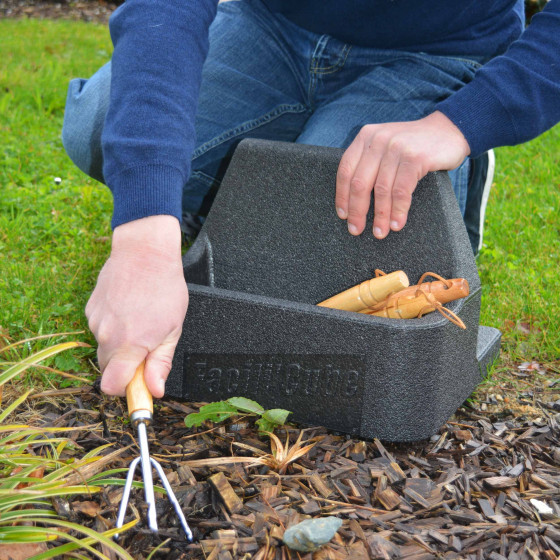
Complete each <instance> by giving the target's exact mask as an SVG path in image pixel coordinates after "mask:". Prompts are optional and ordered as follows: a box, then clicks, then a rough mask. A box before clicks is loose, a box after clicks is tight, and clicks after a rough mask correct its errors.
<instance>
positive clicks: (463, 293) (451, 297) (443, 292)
mask: <svg viewBox="0 0 560 560" xmlns="http://www.w3.org/2000/svg"><path fill="white" fill-rule="evenodd" d="M418 290H421V291H422V292H425V293H427V294H432V295H433V296H434V297H435V298H436V299H437V300H438V301H439V302H440V303H449V302H450V301H455V300H456V299H460V298H464V297H467V296H468V295H469V283H468V282H467V280H465V278H453V279H451V280H445V281H444V282H442V281H439V280H438V281H436V282H424V283H423V284H415V285H414V286H410V287H408V288H405V289H404V290H401V291H400V292H397V293H395V294H392V295H391V296H390V297H389V298H387V301H386V302H385V303H386V307H390V306H391V305H392V303H391V302H392V301H393V300H395V299H399V300H400V301H404V299H405V298H414V297H416V296H417V295H418ZM375 307H376V308H378V307H379V306H375ZM369 311H375V309H371V310H370V309H366V310H364V311H362V313H369Z"/></svg>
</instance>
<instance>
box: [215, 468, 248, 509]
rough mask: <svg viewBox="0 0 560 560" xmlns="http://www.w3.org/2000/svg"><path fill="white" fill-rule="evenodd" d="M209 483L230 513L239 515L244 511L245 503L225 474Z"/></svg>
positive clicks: (217, 475) (216, 475)
mask: <svg viewBox="0 0 560 560" xmlns="http://www.w3.org/2000/svg"><path fill="white" fill-rule="evenodd" d="M208 482H210V484H211V485H212V486H213V488H214V490H216V492H217V493H218V494H219V496H220V498H221V499H222V501H223V502H224V505H225V506H226V509H227V510H228V512H229V513H238V512H239V511H241V510H242V509H243V501H242V500H241V498H240V497H239V496H238V495H237V494H236V493H235V492H234V490H233V488H232V486H231V484H230V483H229V482H228V480H227V479H226V477H225V475H224V473H222V472H219V473H216V474H214V475H212V476H210V477H209V478H208Z"/></svg>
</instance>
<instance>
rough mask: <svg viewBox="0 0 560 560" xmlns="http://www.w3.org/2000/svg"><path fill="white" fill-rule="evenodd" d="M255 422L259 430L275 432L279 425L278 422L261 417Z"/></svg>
mask: <svg viewBox="0 0 560 560" xmlns="http://www.w3.org/2000/svg"><path fill="white" fill-rule="evenodd" d="M255 424H256V426H257V428H258V430H259V432H273V431H274V428H275V427H276V426H277V424H274V423H272V422H269V421H268V420H265V419H264V418H259V419H258V420H257V421H256V422H255Z"/></svg>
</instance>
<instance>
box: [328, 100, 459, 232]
mask: <svg viewBox="0 0 560 560" xmlns="http://www.w3.org/2000/svg"><path fill="white" fill-rule="evenodd" d="M469 153H470V147H469V145H468V143H467V141H466V139H465V137H464V136H463V134H462V133H461V131H460V130H459V129H458V128H457V127H456V126H455V124H453V122H451V121H450V120H449V119H448V118H447V117H446V116H445V115H444V114H443V113H440V112H439V111H436V112H435V113H432V114H431V115H429V116H427V117H424V118H423V119H420V120H417V121H411V122H397V123H386V124H368V125H366V126H364V127H363V128H362V129H361V130H360V132H359V134H358V135H357V136H356V138H355V139H354V141H353V142H352V144H350V146H349V147H348V149H347V150H346V152H344V155H343V156H342V159H341V160H340V165H339V167H338V173H337V176H336V199H335V206H336V212H337V214H338V216H339V218H342V219H343V220H344V219H347V220H348V231H349V232H350V233H351V234H352V235H360V234H361V233H362V232H363V231H364V227H365V225H366V215H367V212H368V210H369V205H370V201H371V191H372V190H373V196H374V202H375V205H374V211H375V215H374V219H373V235H374V236H375V237H377V238H378V239H383V238H384V237H386V236H387V234H388V233H389V231H390V230H392V231H400V230H401V229H402V228H403V227H404V226H405V224H406V219H407V216H408V211H409V209H410V203H411V201H412V193H413V191H414V189H415V188H416V185H417V183H418V181H419V180H420V179H422V177H424V176H425V175H426V174H427V173H428V172H430V171H439V170H442V169H445V170H449V169H455V168H456V167H458V166H459V165H460V164H461V163H462V162H463V160H464V159H465V158H466V157H467V156H468V155H469Z"/></svg>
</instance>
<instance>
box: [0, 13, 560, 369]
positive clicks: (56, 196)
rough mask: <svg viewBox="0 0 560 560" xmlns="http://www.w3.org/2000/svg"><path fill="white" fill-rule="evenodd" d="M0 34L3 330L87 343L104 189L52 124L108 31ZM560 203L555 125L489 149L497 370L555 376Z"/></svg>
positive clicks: (71, 27)
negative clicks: (522, 367)
mask: <svg viewBox="0 0 560 560" xmlns="http://www.w3.org/2000/svg"><path fill="white" fill-rule="evenodd" d="M0 36H1V37H2V41H0V134H1V137H2V144H3V149H2V150H1V151H0V188H1V189H2V195H1V197H0V270H1V276H0V328H2V333H4V334H5V335H7V336H9V338H10V339H12V340H19V339H23V338H27V337H32V336H36V335H42V334H52V333H63V332H67V331H81V330H83V331H85V332H84V333H83V334H79V335H75V336H74V337H73V338H74V339H77V340H81V341H84V342H89V343H92V344H93V342H94V341H93V339H92V337H91V335H90V334H89V333H88V331H87V322H86V320H85V317H84V314H83V309H84V306H85V304H86V301H87V299H88V296H89V293H90V292H91V290H92V289H93V286H94V284H95V280H96V276H97V272H98V271H99V269H100V267H101V266H102V264H103V262H104V260H105V258H106V257H107V255H108V253H109V249H110V242H109V241H110V237H109V236H110V227H109V222H110V215H111V207H112V203H111V195H110V193H109V191H108V189H107V188H106V187H104V186H103V185H100V184H99V183H96V182H95V181H93V180H91V179H89V178H87V177H86V176H85V175H84V174H82V173H81V172H80V171H79V170H78V169H77V168H75V167H74V166H73V164H72V163H71V162H70V160H69V159H68V158H67V157H66V155H65V153H64V150H63V148H62V144H61V141H60V130H61V126H62V119H63V113H64V103H65V96H66V88H67V83H68V80H69V79H70V78H72V77H87V76H89V75H90V74H91V73H93V72H94V71H95V70H96V69H97V68H98V67H99V66H101V65H102V64H103V63H105V62H106V61H107V60H108V59H109V58H110V53H111V43H110V39H109V33H108V30H107V28H106V27H104V26H98V25H93V24H85V23H78V22H66V21H64V22H63V21H36V20H28V21H14V20H2V21H0ZM55 177H60V178H61V179H62V182H61V184H60V185H57V184H55ZM559 202H560V128H559V127H556V128H555V129H553V130H552V131H550V132H548V133H546V134H544V135H543V136H542V137H540V138H539V139H537V140H534V141H533V142H530V143H528V144H526V145H524V146H521V147H516V148H503V149H500V150H497V173H496V176H495V185H494V188H493V190H492V193H491V197H490V203H489V207H488V210H487V227H486V232H485V247H484V249H483V251H482V254H481V255H480V257H479V260H478V264H479V269H480V275H481V278H482V283H483V290H484V292H483V305H482V317H481V322H482V323H483V324H485V325H490V326H494V327H498V328H499V329H501V330H502V332H503V333H504V344H503V352H502V357H501V359H500V363H499V364H498V368H502V369H504V368H513V369H515V368H516V364H518V363H519V362H523V361H533V360H534V361H537V362H539V363H545V364H548V368H549V371H556V372H558V368H559V365H560V362H559V358H560V319H559V314H560V313H559V312H560V309H559V291H558V290H557V288H556V283H557V273H558V270H559V254H560V251H559V248H560V235H559V233H560V231H559V230H560V220H559V218H558V208H559V206H560V204H559ZM436 272H437V271H436ZM50 343H51V342H48V344H50ZM41 344H45V345H46V344H47V343H46V342H41V341H40V342H39V343H38V346H39V347H41ZM35 348H37V346H36V347H35ZM26 351H27V350H23V352H24V353H25V352H26ZM92 355H93V349H92V350H89V351H88V350H84V351H82V354H81V355H78V354H77V353H76V354H75V357H70V358H69V357H67V356H64V357H63V356H59V357H58V358H56V359H57V360H58V361H57V362H55V365H56V366H57V367H58V368H59V369H63V370H66V371H74V372H92V371H93V368H92V366H91V364H90V363H89V362H88V361H87V359H86V358H88V357H91V356H92ZM76 356H77V357H76Z"/></svg>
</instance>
